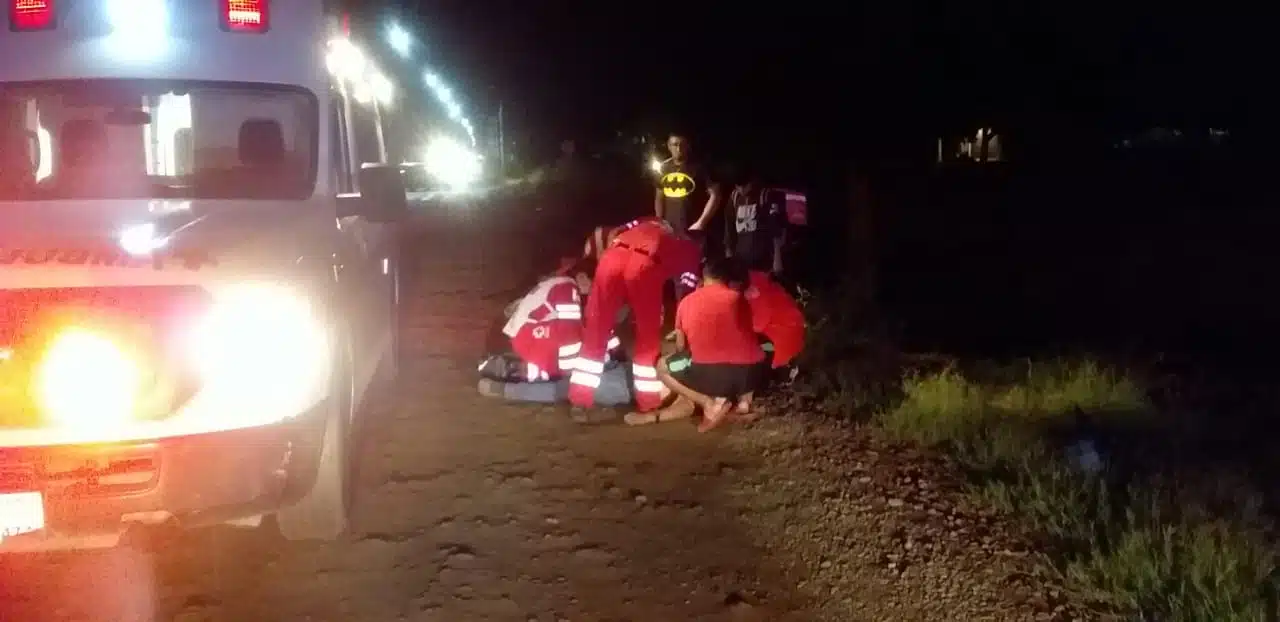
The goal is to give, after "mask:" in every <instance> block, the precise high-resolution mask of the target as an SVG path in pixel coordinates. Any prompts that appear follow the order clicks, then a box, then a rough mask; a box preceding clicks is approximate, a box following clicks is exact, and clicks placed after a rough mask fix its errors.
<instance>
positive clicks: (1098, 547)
mask: <svg viewBox="0 0 1280 622" xmlns="http://www.w3.org/2000/svg"><path fill="white" fill-rule="evenodd" d="M1009 376H1010V377H1016V378H1018V379H1017V380H1016V381H1009V380H1005V381H1003V382H1002V381H998V380H997V381H989V382H978V381H976V380H974V379H971V378H970V377H967V376H966V375H964V374H962V373H960V372H959V371H957V370H956V369H954V368H947V369H944V370H943V371H941V372H937V373H929V374H920V373H911V374H908V375H907V376H906V377H905V379H904V380H903V383H902V390H903V391H902V393H903V394H902V398H901V400H900V401H899V402H898V403H896V404H894V405H893V406H891V407H887V408H884V409H882V410H881V411H880V412H879V413H878V414H877V415H876V417H875V421H876V423H877V424H878V425H879V426H880V427H881V428H883V430H884V431H885V432H886V433H888V434H889V435H891V436H893V437H895V438H897V439H902V440H909V441H913V442H916V443H920V444H922V445H926V446H931V447H936V448H939V449H942V450H945V451H949V452H951V453H953V454H954V455H956V456H957V457H958V458H959V459H960V461H961V463H962V464H963V465H964V466H965V467H967V468H968V469H969V470H970V472H971V474H972V475H973V476H974V478H975V479H974V488H973V492H974V494H976V495H977V496H979V497H981V499H982V500H984V501H985V502H987V503H989V504H991V505H993V506H994V507H996V508H997V509H999V510H1001V511H1003V512H1007V513H1010V514H1012V515H1016V516H1018V517H1020V518H1022V519H1023V520H1025V521H1026V522H1027V524H1028V525H1029V526H1030V528H1031V530H1032V532H1033V533H1035V534H1036V535H1037V536H1038V537H1039V538H1040V539H1041V542H1042V544H1043V545H1044V549H1045V554H1046V558H1047V559H1048V561H1049V562H1050V563H1051V564H1052V566H1053V567H1054V568H1056V569H1057V571H1058V572H1059V573H1060V575H1061V577H1062V579H1063V580H1064V583H1065V584H1066V585H1067V587H1068V588H1069V589H1071V590H1073V591H1074V592H1076V593H1077V594H1079V595H1080V596H1081V597H1083V598H1084V599H1086V600H1087V601H1089V602H1091V603H1093V604H1095V605H1096V606H1098V607H1099V608H1101V609H1104V610H1107V611H1109V612H1112V613H1116V614H1119V615H1122V616H1126V617H1127V618H1128V619H1150V620H1161V621H1167V622H1177V621H1193V620H1195V621H1201V620H1204V621H1210V620H1212V621H1215V622H1232V621H1236V620H1239V621H1241V622H1243V621H1245V620H1249V621H1254V620H1261V619H1264V614H1266V613H1268V612H1269V609H1268V607H1269V605H1268V602H1269V599H1270V596H1271V593H1272V592H1273V591H1274V583H1273V580H1272V578H1271V573H1272V571H1273V570H1274V569H1275V559H1274V556H1273V554H1272V552H1271V548H1270V547H1269V544H1268V542H1267V541H1266V539H1265V537H1264V534H1265V531H1266V529H1267V528H1268V526H1267V525H1266V521H1265V520H1264V519H1263V518H1262V515H1261V511H1260V510H1259V509H1258V508H1260V506H1261V501H1260V496H1259V495H1258V494H1257V493H1256V492H1255V491H1253V490H1251V489H1249V487H1248V486H1246V485H1245V484H1243V483H1242V482H1243V479H1242V478H1235V477H1233V476H1232V475H1230V474H1229V473H1225V472H1207V473H1203V474H1202V475H1201V477H1200V478H1199V479H1198V481H1181V482H1177V483H1175V482H1173V481H1171V479H1170V478H1168V477H1163V476H1160V475H1151V476H1145V477H1139V476H1138V475H1136V474H1135V473H1126V472H1120V469H1119V468H1118V466H1117V465H1119V464H1121V463H1122V462H1121V461H1120V460H1119V457H1120V456H1121V454H1123V452H1124V450H1125V447H1124V446H1123V445H1115V446H1113V447H1112V448H1111V449H1112V451H1111V452H1109V455H1107V456H1106V457H1107V458H1108V463H1109V466H1107V467H1105V468H1104V469H1103V470H1102V471H1101V472H1093V471H1089V470H1085V469H1082V468H1080V466H1079V464H1077V463H1076V461H1075V460H1074V459H1073V458H1072V457H1071V455H1070V452H1069V451H1068V450H1069V448H1071V447H1072V446H1074V445H1076V444H1077V443H1078V442H1079V441H1081V440H1083V439H1086V438H1087V439H1090V440H1098V441H1101V440H1103V439H1104V438H1105V437H1106V436H1107V435H1108V431H1109V430H1112V429H1124V428H1132V427H1134V426H1140V425H1156V424H1158V423H1159V419H1158V418H1157V417H1156V413H1154V409H1153V408H1152V407H1151V405H1150V403H1149V402H1148V400H1147V399H1146V396H1145V394H1144V392H1143V390H1142V388H1141V387H1140V386H1139V384H1138V383H1137V382H1136V381H1134V380H1133V379H1131V378H1129V377H1128V376H1126V375H1125V374H1121V373H1118V372H1116V371H1114V370H1109V369H1107V368H1105V367H1104V366H1102V365H1100V364H1098V363H1096V362H1092V361H1085V362H1077V363H1071V362H1062V361H1058V362H1054V363H1048V364H1036V365H1032V366H1030V367H1029V368H1028V369H1027V370H1026V371H1025V373H1024V374H1018V375H1009Z"/></svg>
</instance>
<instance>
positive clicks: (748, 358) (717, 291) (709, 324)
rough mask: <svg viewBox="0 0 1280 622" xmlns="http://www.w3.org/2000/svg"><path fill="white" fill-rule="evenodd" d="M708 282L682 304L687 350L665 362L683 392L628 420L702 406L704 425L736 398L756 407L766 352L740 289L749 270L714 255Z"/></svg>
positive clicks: (662, 369) (663, 376)
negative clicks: (667, 403)
mask: <svg viewBox="0 0 1280 622" xmlns="http://www.w3.org/2000/svg"><path fill="white" fill-rule="evenodd" d="M702 278H703V286H702V287H700V288H698V289H697V290H696V291H694V292H693V293H691V294H689V295H688V296H686V297H685V298H684V299H683V300H681V301H680V305H679V307H677V308H676V342H677V345H678V346H679V347H680V349H681V350H682V351H684V352H680V353H677V354H674V355H672V356H670V357H667V358H666V359H664V360H663V361H662V363H660V364H659V372H658V377H659V379H660V380H661V381H662V383H663V384H664V385H665V386H666V387H667V388H669V389H671V390H672V391H674V392H675V393H676V394H677V396H678V397H677V398H676V400H675V402H673V403H672V404H671V405H670V406H668V407H666V408H664V409H662V410H660V411H658V412H651V413H631V414H629V415H627V423H629V424H631V425H643V424H647V423H657V422H660V421H668V420H675V419H685V418H688V417H689V416H691V415H693V413H694V411H695V410H697V409H698V408H701V409H702V416H703V421H702V424H701V425H700V426H699V427H698V429H699V430H700V431H704V432H705V431H707V430H710V429H711V428H714V427H715V426H716V425H719V424H720V423H721V422H722V421H723V420H724V419H725V418H726V417H727V416H728V414H729V411H730V409H731V408H732V407H733V406H734V403H735V402H736V404H737V408H738V410H739V411H740V412H742V413H748V412H750V410H751V400H752V395H753V393H754V392H755V389H756V387H757V385H758V384H759V383H760V381H761V375H762V374H761V371H762V370H761V362H762V361H763V360H764V358H765V354H764V351H763V350H761V349H760V343H759V341H758V339H757V337H756V333H755V331H754V330H752V327H751V308H750V306H749V305H748V303H747V300H746V297H745V296H744V295H743V293H742V291H740V288H738V287H735V286H734V284H737V283H742V282H743V281H745V280H746V278H745V271H744V270H742V269H741V268H740V267H739V264H738V263H737V262H735V261H733V260H732V259H728V258H718V257H717V258H712V259H708V260H707V264H706V266H705V267H704V269H703V272H702Z"/></svg>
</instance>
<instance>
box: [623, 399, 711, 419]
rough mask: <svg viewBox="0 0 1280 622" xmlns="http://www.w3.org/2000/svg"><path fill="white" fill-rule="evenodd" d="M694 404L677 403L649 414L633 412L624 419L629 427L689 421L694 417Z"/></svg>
mask: <svg viewBox="0 0 1280 622" xmlns="http://www.w3.org/2000/svg"><path fill="white" fill-rule="evenodd" d="M693 411H694V407H693V404H691V403H689V402H686V401H683V400H681V401H677V402H676V403H674V404H672V405H670V406H668V407H666V408H663V409H661V410H653V411H649V412H632V413H627V415H626V416H625V417H623V421H626V422H627V425H649V424H650V423H665V422H667V421H677V420H680V419H688V418H689V417H692V416H693Z"/></svg>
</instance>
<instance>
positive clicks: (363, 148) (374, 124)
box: [351, 103, 383, 164]
mask: <svg viewBox="0 0 1280 622" xmlns="http://www.w3.org/2000/svg"><path fill="white" fill-rule="evenodd" d="M351 110H352V117H353V118H354V119H355V123H354V124H353V125H354V128H353V130H354V133H355V147H356V156H357V157H358V160H359V162H360V163H361V164H364V163H368V162H373V163H379V164H380V163H382V161H383V158H382V145H381V144H379V142H378V114H377V111H376V110H375V109H374V107H373V105H372V104H360V103H357V104H356V105H354V106H352V107H351Z"/></svg>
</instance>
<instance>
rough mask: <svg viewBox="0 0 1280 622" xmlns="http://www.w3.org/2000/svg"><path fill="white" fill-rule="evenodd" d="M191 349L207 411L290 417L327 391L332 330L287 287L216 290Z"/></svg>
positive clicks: (197, 329)
mask: <svg viewBox="0 0 1280 622" xmlns="http://www.w3.org/2000/svg"><path fill="white" fill-rule="evenodd" d="M188 345H189V353H190V356H191V358H192V360H191V364H192V367H193V368H194V369H195V370H196V372H197V373H198V374H199V378H200V380H201V395H200V398H201V400H202V401H203V402H204V406H206V407H210V408H219V409H233V410H236V411H237V414H241V415H245V413H246V411H251V412H256V413H265V416H267V417H274V416H279V417H287V416H292V415H293V414H296V413H298V412H300V411H302V410H304V409H306V408H308V407H310V406H312V405H313V404H315V403H317V402H318V401H319V400H320V399H322V398H323V396H324V395H325V393H326V391H327V389H328V385H329V377H330V374H329V368H330V362H331V361H330V358H331V355H330V353H331V347H330V335H329V330H328V327H327V325H326V323H325V322H324V320H323V319H322V318H321V317H320V315H319V314H318V313H317V312H316V309H315V308H314V306H313V305H312V304H311V303H310V301H308V300H307V299H306V298H305V297H303V296H301V295H299V294H297V293H295V292H292V291H290V290H288V289H287V288H285V287H281V286H275V285H267V284H252V285H238V286H234V287H230V288H227V289H224V290H220V291H216V292H215V294H214V304H213V307H212V308H211V309H210V310H209V312H208V313H207V314H205V315H204V316H203V317H202V318H201V319H200V320H199V321H198V322H197V323H196V325H195V326H194V327H193V331H192V333H191V334H190V343H189V344H188ZM273 413H276V414H273ZM228 416H236V414H233V413H228Z"/></svg>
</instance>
